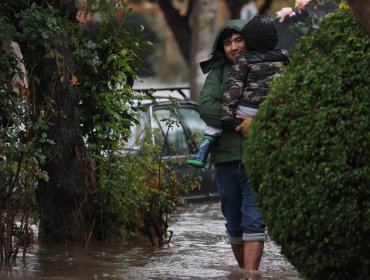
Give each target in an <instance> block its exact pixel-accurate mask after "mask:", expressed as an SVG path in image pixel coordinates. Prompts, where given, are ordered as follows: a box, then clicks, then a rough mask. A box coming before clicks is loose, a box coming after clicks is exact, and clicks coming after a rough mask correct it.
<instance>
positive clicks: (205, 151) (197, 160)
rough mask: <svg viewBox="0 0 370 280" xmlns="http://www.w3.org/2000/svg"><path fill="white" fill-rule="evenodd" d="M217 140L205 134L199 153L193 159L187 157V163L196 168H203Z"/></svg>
mask: <svg viewBox="0 0 370 280" xmlns="http://www.w3.org/2000/svg"><path fill="white" fill-rule="evenodd" d="M215 140H216V139H215V138H214V137H213V136H210V135H204V136H203V141H202V143H201V144H200V147H199V150H198V153H197V154H196V155H195V156H193V157H192V158H191V159H187V160H186V164H188V165H191V166H193V167H196V168H203V167H204V166H206V162H207V158H208V155H209V153H210V152H211V150H212V147H213V145H214V143H215Z"/></svg>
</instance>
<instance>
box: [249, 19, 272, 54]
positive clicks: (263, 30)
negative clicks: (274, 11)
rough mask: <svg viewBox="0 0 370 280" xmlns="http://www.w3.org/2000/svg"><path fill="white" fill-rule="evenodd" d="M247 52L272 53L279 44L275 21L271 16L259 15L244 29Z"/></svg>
mask: <svg viewBox="0 0 370 280" xmlns="http://www.w3.org/2000/svg"><path fill="white" fill-rule="evenodd" d="M242 35H243V37H244V38H245V41H246V45H247V51H270V50H273V49H274V48H275V47H276V44H277V42H278V35H277V30H276V27H275V24H274V21H273V19H272V18H271V17H269V16H261V15H257V16H255V17H254V18H252V19H251V20H250V21H249V22H248V23H247V24H246V25H245V26H244V27H243V29H242Z"/></svg>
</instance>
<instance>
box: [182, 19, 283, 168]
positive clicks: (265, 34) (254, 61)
mask: <svg viewBox="0 0 370 280" xmlns="http://www.w3.org/2000/svg"><path fill="white" fill-rule="evenodd" d="M242 36H243V37H244V39H245V41H246V46H247V52H245V53H243V54H241V55H240V56H239V57H238V58H237V59H236V61H235V62H234V65H233V66H232V68H231V70H230V72H229V74H228V77H227V80H226V82H225V89H224V93H223V100H222V110H221V122H222V124H223V125H224V126H226V125H235V124H236V123H238V122H239V123H240V121H238V120H236V119H235V116H236V115H244V116H250V117H254V116H255V115H256V114H257V112H258V108H259V105H260V104H261V103H262V102H263V100H264V99H265V98H266V96H267V92H268V88H269V87H270V84H271V82H272V81H273V80H274V78H275V77H276V76H277V75H279V74H280V73H281V72H282V71H283V68H284V66H285V65H286V64H287V63H288V62H289V57H288V53H287V51H285V50H280V49H275V47H276V44H277V41H278V38H277V31H276V27H275V25H274V22H273V20H272V18H270V17H268V16H260V15H257V16H255V17H254V18H252V19H251V20H250V21H249V22H248V23H247V24H246V25H245V26H244V27H243V29H242ZM221 134H222V129H219V128H215V127H211V126H207V127H206V128H205V130H204V131H203V140H202V143H201V145H200V147H199V151H198V153H197V154H196V155H195V156H194V157H192V158H191V159H187V160H186V163H187V164H189V165H191V166H193V167H197V168H202V167H204V166H205V164H206V161H207V158H208V155H209V153H210V151H211V149H212V147H213V145H214V142H215V141H216V139H217V137H218V136H220V135H221Z"/></svg>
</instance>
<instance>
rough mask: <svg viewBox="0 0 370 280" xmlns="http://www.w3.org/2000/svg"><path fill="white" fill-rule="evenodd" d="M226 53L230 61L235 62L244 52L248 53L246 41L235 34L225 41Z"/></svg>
mask: <svg viewBox="0 0 370 280" xmlns="http://www.w3.org/2000/svg"><path fill="white" fill-rule="evenodd" d="M223 45H224V52H225V55H226V57H227V58H228V59H230V60H231V61H235V60H236V58H237V57H238V56H239V55H240V54H241V53H243V52H246V51H247V46H246V44H245V40H244V38H243V37H242V35H241V34H238V33H234V34H232V35H231V37H230V38H228V39H225V40H224V41H223Z"/></svg>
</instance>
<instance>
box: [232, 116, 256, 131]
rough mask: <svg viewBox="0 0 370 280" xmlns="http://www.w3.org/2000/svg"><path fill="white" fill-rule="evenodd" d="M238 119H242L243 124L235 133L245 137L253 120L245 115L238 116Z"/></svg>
mask: <svg viewBox="0 0 370 280" xmlns="http://www.w3.org/2000/svg"><path fill="white" fill-rule="evenodd" d="M236 117H237V118H238V119H242V120H243V122H242V123H241V124H239V125H238V126H237V127H236V128H235V131H236V132H240V133H241V134H242V135H243V136H246V135H247V134H248V132H249V128H250V126H251V123H252V121H253V118H252V117H250V116H244V115H236Z"/></svg>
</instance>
